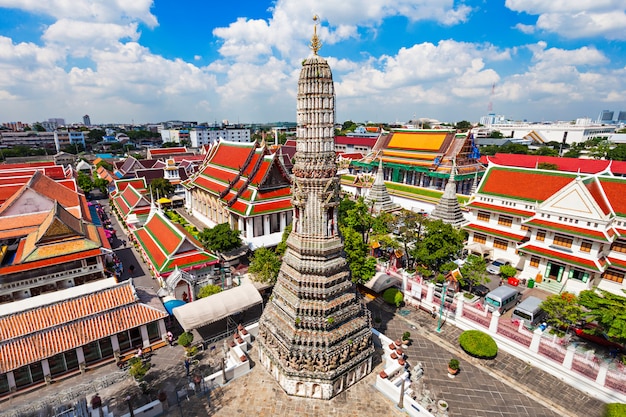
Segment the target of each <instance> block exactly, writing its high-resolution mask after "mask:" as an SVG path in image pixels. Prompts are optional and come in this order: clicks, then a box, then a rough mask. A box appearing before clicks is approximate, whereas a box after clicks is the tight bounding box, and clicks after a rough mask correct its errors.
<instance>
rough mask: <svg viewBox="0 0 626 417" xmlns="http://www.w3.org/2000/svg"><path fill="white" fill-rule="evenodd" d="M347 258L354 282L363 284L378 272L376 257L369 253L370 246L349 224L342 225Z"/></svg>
mask: <svg viewBox="0 0 626 417" xmlns="http://www.w3.org/2000/svg"><path fill="white" fill-rule="evenodd" d="M341 234H342V235H343V239H344V251H345V253H346V260H347V261H348V265H349V267H350V272H351V274H352V282H354V283H357V284H363V283H366V282H367V281H369V280H370V279H371V278H372V277H373V276H374V274H375V273H376V259H375V258H374V257H372V256H370V255H369V247H368V245H367V243H365V242H363V239H362V237H361V235H360V234H359V232H357V231H356V230H354V229H352V228H351V227H349V226H344V227H341Z"/></svg>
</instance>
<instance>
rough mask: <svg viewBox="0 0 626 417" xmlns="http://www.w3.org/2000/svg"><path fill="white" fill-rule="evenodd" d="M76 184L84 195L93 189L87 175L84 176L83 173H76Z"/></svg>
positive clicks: (91, 181)
mask: <svg viewBox="0 0 626 417" xmlns="http://www.w3.org/2000/svg"><path fill="white" fill-rule="evenodd" d="M77 182H78V187H79V188H80V189H81V190H83V192H84V193H85V194H89V193H90V192H91V190H93V189H94V183H93V180H92V179H91V177H90V176H89V175H87V174H85V173H84V172H79V173H78V178H77Z"/></svg>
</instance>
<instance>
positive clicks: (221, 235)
mask: <svg viewBox="0 0 626 417" xmlns="http://www.w3.org/2000/svg"><path fill="white" fill-rule="evenodd" d="M198 239H199V240H200V242H202V244H203V245H204V247H205V248H207V249H208V250H210V251H212V252H228V251H229V250H232V249H236V248H238V247H240V246H241V237H240V236H239V231H237V230H232V229H231V228H230V226H229V224H228V223H221V224H218V225H217V226H215V227H214V228H212V229H209V228H206V229H204V230H203V231H202V232H200V233H199V234H198Z"/></svg>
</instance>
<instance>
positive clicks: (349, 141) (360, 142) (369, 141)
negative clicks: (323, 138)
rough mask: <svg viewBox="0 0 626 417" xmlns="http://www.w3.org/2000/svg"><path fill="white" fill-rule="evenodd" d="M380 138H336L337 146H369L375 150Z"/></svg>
mask: <svg viewBox="0 0 626 417" xmlns="http://www.w3.org/2000/svg"><path fill="white" fill-rule="evenodd" d="M377 140H378V137H374V138H360V137H350V136H335V144H337V145H355V146H367V147H370V148H373V147H374V145H375V144H376V141H377Z"/></svg>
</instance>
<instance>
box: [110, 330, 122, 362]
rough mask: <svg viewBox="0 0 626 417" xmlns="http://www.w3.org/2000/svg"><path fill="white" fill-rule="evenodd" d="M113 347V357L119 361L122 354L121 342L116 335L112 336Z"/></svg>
mask: <svg viewBox="0 0 626 417" xmlns="http://www.w3.org/2000/svg"><path fill="white" fill-rule="evenodd" d="M111 347H112V348H113V356H115V359H117V356H118V355H119V354H120V341H119V339H118V338H117V335H116V334H114V335H112V336H111Z"/></svg>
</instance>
